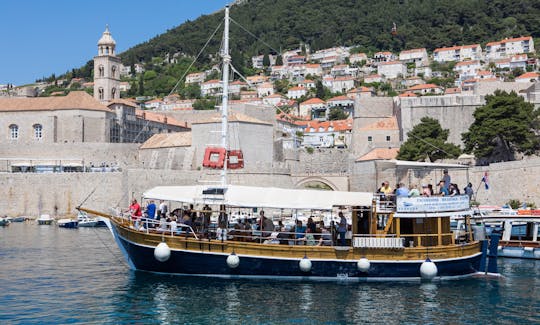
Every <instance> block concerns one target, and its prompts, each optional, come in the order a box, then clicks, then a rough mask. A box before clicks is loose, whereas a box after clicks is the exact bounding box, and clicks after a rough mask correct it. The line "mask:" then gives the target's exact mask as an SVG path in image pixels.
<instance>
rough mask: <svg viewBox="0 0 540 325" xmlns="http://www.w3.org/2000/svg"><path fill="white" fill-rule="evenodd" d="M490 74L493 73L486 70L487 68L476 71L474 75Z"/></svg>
mask: <svg viewBox="0 0 540 325" xmlns="http://www.w3.org/2000/svg"><path fill="white" fill-rule="evenodd" d="M492 74H493V73H492V72H491V71H487V70H479V71H477V72H476V75H478V76H490V75H492Z"/></svg>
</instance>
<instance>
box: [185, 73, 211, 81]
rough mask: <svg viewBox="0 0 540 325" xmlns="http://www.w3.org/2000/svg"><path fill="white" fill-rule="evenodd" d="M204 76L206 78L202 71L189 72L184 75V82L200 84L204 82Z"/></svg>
mask: <svg viewBox="0 0 540 325" xmlns="http://www.w3.org/2000/svg"><path fill="white" fill-rule="evenodd" d="M204 78H206V73H204V72H195V73H190V74H188V75H187V76H186V84H200V83H202V82H204Z"/></svg>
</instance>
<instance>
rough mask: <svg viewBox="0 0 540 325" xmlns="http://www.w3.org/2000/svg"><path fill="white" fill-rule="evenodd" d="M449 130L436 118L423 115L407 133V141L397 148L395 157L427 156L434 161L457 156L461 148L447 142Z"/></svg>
mask: <svg viewBox="0 0 540 325" xmlns="http://www.w3.org/2000/svg"><path fill="white" fill-rule="evenodd" d="M449 133H450V130H448V129H443V128H442V127H441V124H440V123H439V121H437V120H436V119H433V118H431V117H423V118H422V119H420V123H419V124H417V125H415V126H414V127H413V129H412V130H411V131H409V132H408V133H407V137H408V139H407V141H405V143H403V144H402V145H401V147H400V148H399V154H398V156H397V159H400V160H411V161H422V160H424V159H426V158H429V160H430V161H435V160H437V159H442V158H457V157H458V156H459V154H460V153H461V149H460V148H459V147H458V146H457V145H455V144H453V143H448V142H446V140H448V134H449Z"/></svg>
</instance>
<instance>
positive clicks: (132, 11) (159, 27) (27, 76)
mask: <svg viewBox="0 0 540 325" xmlns="http://www.w3.org/2000/svg"><path fill="white" fill-rule="evenodd" d="M230 2H231V1H226V0H152V1H149V0H146V1H143V0H90V1H81V0H8V1H2V2H1V4H0V30H1V31H2V41H1V42H0V44H1V45H0V84H7V83H12V84H14V85H16V86H17V85H23V84H28V83H32V82H34V81H35V80H36V79H39V78H42V77H48V76H50V75H51V74H52V73H55V74H56V75H60V74H62V73H65V72H66V71H70V70H71V69H72V68H78V67H81V66H82V65H84V64H85V63H86V62H87V61H88V60H91V59H92V58H93V57H94V56H95V55H96V54H97V41H98V40H99V38H100V37H101V34H102V33H103V31H104V30H105V25H106V24H109V28H110V31H111V34H112V36H113V38H114V39H115V41H116V50H117V53H121V52H123V51H125V50H127V49H129V48H130V47H132V46H134V45H137V44H139V43H142V42H144V41H147V40H149V39H151V38H153V37H154V36H157V35H159V34H162V33H164V32H166V31H167V30H168V29H172V28H173V27H176V26H178V25H181V24H182V23H184V22H185V21H186V20H194V19H196V18H197V17H199V16H201V15H205V14H210V13H213V12H215V11H217V10H219V9H221V8H223V7H225V5H226V4H228V3H230Z"/></svg>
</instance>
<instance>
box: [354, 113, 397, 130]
mask: <svg viewBox="0 0 540 325" xmlns="http://www.w3.org/2000/svg"><path fill="white" fill-rule="evenodd" d="M360 130H365V131H367V130H399V127H398V122H397V119H396V117H395V116H390V117H387V118H384V119H381V120H378V121H377V122H375V123H372V124H369V125H366V126H364V127H363V128H360Z"/></svg>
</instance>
